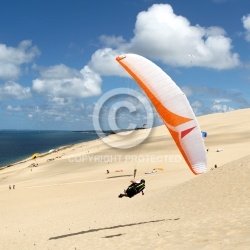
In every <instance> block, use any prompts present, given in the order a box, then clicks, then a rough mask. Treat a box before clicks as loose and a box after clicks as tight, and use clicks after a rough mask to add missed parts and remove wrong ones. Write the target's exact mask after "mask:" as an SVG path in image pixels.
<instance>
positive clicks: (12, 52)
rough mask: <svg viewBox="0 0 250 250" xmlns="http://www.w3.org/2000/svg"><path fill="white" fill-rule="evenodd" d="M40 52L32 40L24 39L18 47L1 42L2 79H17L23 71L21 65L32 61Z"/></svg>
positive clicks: (0, 69)
mask: <svg viewBox="0 0 250 250" xmlns="http://www.w3.org/2000/svg"><path fill="white" fill-rule="evenodd" d="M39 54H40V52H39V50H38V48H37V47H36V46H33V45H32V42H31V41H28V40H25V41H22V42H21V43H20V44H19V45H18V46H17V48H14V47H7V46H6V45H5V44H0V79H4V80H15V79H17V78H18V77H19V76H20V75H21V73H22V70H21V66H22V65H23V64H27V63H30V62H31V61H32V60H33V59H34V58H35V57H37V56H38V55H39Z"/></svg>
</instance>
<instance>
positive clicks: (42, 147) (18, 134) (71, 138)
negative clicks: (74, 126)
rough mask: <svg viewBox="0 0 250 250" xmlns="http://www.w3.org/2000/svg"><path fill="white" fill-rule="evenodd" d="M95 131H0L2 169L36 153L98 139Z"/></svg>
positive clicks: (0, 163) (0, 161)
mask: <svg viewBox="0 0 250 250" xmlns="http://www.w3.org/2000/svg"><path fill="white" fill-rule="evenodd" d="M98 138H99V135H98V134H97V133H96V132H95V131H73V130H33V129H32V130H31V129H0V169H1V168H4V167H6V166H9V165H13V164H15V163H17V162H19V161H22V160H25V159H27V158H29V157H31V156H32V155H33V154H34V153H41V154H42V153H46V152H49V150H52V149H57V148H60V147H64V146H70V145H73V144H77V143H81V142H86V141H91V140H95V139H98Z"/></svg>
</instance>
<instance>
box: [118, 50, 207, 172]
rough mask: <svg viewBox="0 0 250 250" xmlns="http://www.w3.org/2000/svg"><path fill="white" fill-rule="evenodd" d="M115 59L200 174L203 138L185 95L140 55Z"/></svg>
mask: <svg viewBox="0 0 250 250" xmlns="http://www.w3.org/2000/svg"><path fill="white" fill-rule="evenodd" d="M116 60H117V61H118V62H119V63H120V64H121V65H122V66H123V68H124V69H125V70H126V71H127V72H128V73H129V74H130V75H131V76H132V77H133V78H134V79H135V80H136V82H137V83H138V84H139V85H140V87H141V88H142V89H143V90H144V92H145V93H146V95H147V96H148V98H149V99H150V100H151V102H152V103H153V105H154V107H155V109H156V110H157V112H158V114H159V115H160V117H161V118H162V120H163V122H164V123H165V125H166V126H167V128H168V130H169V131H170V134H171V135H172V137H173V139H174V141H175V143H176V145H177V146H178V148H179V150H180V152H181V154H182V156H183V157H184V159H185V161H186V163H187V165H188V166H189V168H190V169H191V171H192V172H193V173H194V174H201V173H204V172H205V171H206V165H207V163H206V150H205V145H204V140H203V138H202V135H201V130H200V127H199V124H198V122H197V119H196V117H195V114H194V112H193V110H192V108H191V106H190V104H189V101H188V100H187V98H186V96H185V94H184V93H183V92H182V91H181V89H180V88H179V87H178V86H177V85H176V84H175V82H174V81H173V80H172V79H171V78H170V77H169V76H168V75H167V74H166V73H165V72H164V71H163V70H162V69H161V68H160V67H158V66H157V65H156V64H154V63H153V62H151V61H150V60H148V59H146V58H144V57H142V56H139V55H136V54H125V55H121V56H118V57H117V58H116Z"/></svg>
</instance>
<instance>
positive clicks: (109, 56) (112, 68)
mask: <svg viewBox="0 0 250 250" xmlns="http://www.w3.org/2000/svg"><path fill="white" fill-rule="evenodd" d="M119 54H122V52H119V51H116V50H112V49H111V48H105V49H99V50H97V51H96V52H95V53H94V54H93V55H92V57H91V61H90V62H89V67H90V68H91V69H93V70H94V71H95V72H97V73H98V74H100V75H102V76H109V75H117V74H118V75H120V76H128V74H127V73H126V72H125V71H124V70H123V69H122V68H121V66H120V65H119V64H118V63H117V62H116V60H115V58H116V57H117V56H118V55H119Z"/></svg>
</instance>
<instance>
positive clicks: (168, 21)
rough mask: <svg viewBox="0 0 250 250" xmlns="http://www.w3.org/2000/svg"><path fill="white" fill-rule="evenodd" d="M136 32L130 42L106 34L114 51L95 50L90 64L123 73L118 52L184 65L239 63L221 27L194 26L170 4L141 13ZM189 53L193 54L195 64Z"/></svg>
mask: <svg viewBox="0 0 250 250" xmlns="http://www.w3.org/2000/svg"><path fill="white" fill-rule="evenodd" d="M134 34H135V35H134V37H133V38H132V39H131V40H130V42H129V43H125V41H124V39H122V38H121V37H117V38H116V39H115V37H113V36H112V37H110V39H108V37H107V36H105V41H107V42H106V43H107V45H112V44H113V45H115V46H114V47H115V50H113V49H111V48H109V49H107V48H106V49H100V50H98V51H96V52H95V54H94V55H93V56H92V59H91V62H90V64H89V65H90V67H93V69H94V70H98V71H97V72H99V73H100V74H101V75H111V74H114V72H116V74H119V75H121V71H120V70H119V69H118V68H117V65H116V62H115V60H114V58H115V57H116V56H117V55H118V54H119V53H120V54H121V53H128V52H132V53H137V54H141V55H143V56H146V57H149V58H151V59H154V60H160V61H162V62H163V63H165V64H168V65H173V66H181V67H191V66H201V67H208V68H214V69H228V68H233V67H236V66H237V65H239V55H238V54H236V53H232V51H231V49H232V42H231V39H230V38H228V37H227V36H226V32H225V31H224V30H223V29H222V28H220V27H208V28H205V27H201V26H199V25H195V26H193V25H191V24H190V22H189V20H188V19H187V18H185V17H183V16H180V15H179V16H178V15H176V14H175V13H174V11H173V9H172V7H171V6H170V5H168V4H154V5H152V6H151V7H150V8H149V9H148V10H147V11H143V12H140V13H139V14H138V15H137V20H136V23H135V29H134ZM102 40H104V39H102ZM119 43H120V44H119ZM110 47H112V46H110ZM190 54H192V55H194V59H193V60H192V63H191V62H190V57H189V56H188V55H190Z"/></svg>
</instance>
